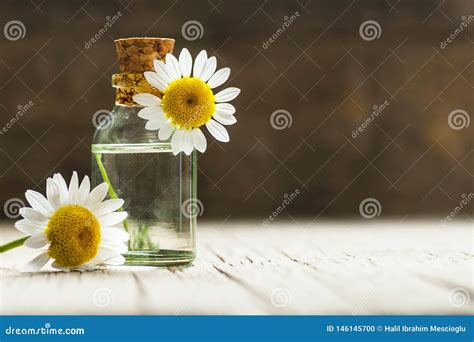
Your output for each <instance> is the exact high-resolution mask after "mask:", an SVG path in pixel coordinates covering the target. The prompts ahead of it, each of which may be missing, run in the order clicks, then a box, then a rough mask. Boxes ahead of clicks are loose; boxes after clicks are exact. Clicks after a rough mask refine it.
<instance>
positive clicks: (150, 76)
mask: <svg viewBox="0 0 474 342" xmlns="http://www.w3.org/2000/svg"><path fill="white" fill-rule="evenodd" d="M143 75H144V76H145V79H146V81H147V82H148V83H150V85H151V86H153V87H155V88H156V89H158V90H160V91H164V90H165V89H166V87H168V84H167V83H165V82H164V81H163V79H162V78H161V77H160V76H158V74H157V73H156V72H153V71H145V72H144V73H143ZM137 95H138V94H137ZM135 102H137V101H135Z"/></svg>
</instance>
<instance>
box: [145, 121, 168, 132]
mask: <svg viewBox="0 0 474 342" xmlns="http://www.w3.org/2000/svg"><path fill="white" fill-rule="evenodd" d="M163 124H164V123H163V122H162V121H158V120H150V121H148V122H147V123H146V124H145V129H147V130H149V131H156V130H157V129H160V128H161V127H162V126H163Z"/></svg>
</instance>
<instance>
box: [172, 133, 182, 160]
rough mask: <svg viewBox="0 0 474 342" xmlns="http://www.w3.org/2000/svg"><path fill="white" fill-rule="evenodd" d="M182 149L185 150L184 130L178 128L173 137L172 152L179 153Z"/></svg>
mask: <svg viewBox="0 0 474 342" xmlns="http://www.w3.org/2000/svg"><path fill="white" fill-rule="evenodd" d="M181 151H183V131H182V130H179V129H177V130H176V131H175V132H174V133H173V136H172V137H171V152H173V154H174V155H177V154H178V153H179V152H181Z"/></svg>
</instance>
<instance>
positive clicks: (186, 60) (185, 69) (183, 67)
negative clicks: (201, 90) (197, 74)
mask: <svg viewBox="0 0 474 342" xmlns="http://www.w3.org/2000/svg"><path fill="white" fill-rule="evenodd" d="M192 66H193V58H192V57H191V54H190V53H189V51H188V49H186V48H184V49H182V50H181V53H180V54H179V70H180V72H181V75H183V76H185V77H186V76H191V69H192Z"/></svg>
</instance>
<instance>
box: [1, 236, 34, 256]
mask: <svg viewBox="0 0 474 342" xmlns="http://www.w3.org/2000/svg"><path fill="white" fill-rule="evenodd" d="M28 238H29V236H24V237H22V238H20V239H18V240H14V241H10V242H9V243H6V244H4V245H2V246H0V253H4V252H6V251H9V250H10V249H13V248H17V247H20V246H23V243H24V242H25V241H26V240H27V239H28Z"/></svg>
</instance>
